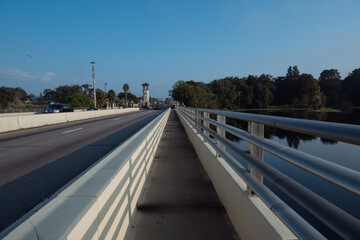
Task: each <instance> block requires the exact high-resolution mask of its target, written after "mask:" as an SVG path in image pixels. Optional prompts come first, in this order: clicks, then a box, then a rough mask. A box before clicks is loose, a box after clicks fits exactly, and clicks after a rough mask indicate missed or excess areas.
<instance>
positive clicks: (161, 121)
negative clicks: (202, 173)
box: [4, 110, 170, 240]
mask: <svg viewBox="0 0 360 240" xmlns="http://www.w3.org/2000/svg"><path fill="white" fill-rule="evenodd" d="M169 113H170V111H169V110H167V111H165V112H164V113H162V114H161V115H160V116H159V117H157V118H156V119H154V120H153V121H152V122H151V123H149V124H148V125H147V126H146V127H145V128H143V129H142V130H141V131H139V132H138V133H136V134H135V135H134V136H132V137H131V138H130V139H129V140H127V141H126V142H125V143H124V144H122V145H120V146H119V147H118V148H116V149H115V150H113V151H112V152H111V153H109V154H108V155H107V156H105V157H104V158H103V159H101V160H100V161H99V162H98V163H97V164H96V165H95V166H93V167H92V168H91V169H89V170H88V171H87V172H86V173H85V174H83V175H82V176H80V177H79V178H78V179H77V180H75V181H74V182H73V183H72V184H70V185H69V186H68V187H66V188H65V189H64V190H63V191H61V192H60V193H59V194H57V195H56V196H55V197H54V198H53V199H52V200H50V201H49V202H48V203H47V204H46V205H45V206H43V207H42V208H41V209H40V210H39V211H37V212H36V213H35V214H33V215H32V216H30V217H29V218H28V219H24V221H23V222H22V224H20V225H19V226H17V227H16V228H15V229H14V230H13V231H11V232H10V233H9V234H8V235H7V236H6V237H5V238H4V239H6V240H10V239H123V238H124V236H125V235H126V233H127V231H128V229H129V227H131V225H130V223H131V221H132V218H133V216H134V212H135V210H136V204H137V202H138V198H139V196H140V193H141V191H142V189H143V185H144V183H145V181H146V179H147V176H148V174H149V169H150V166H151V164H152V161H153V159H154V155H155V151H156V149H157V146H158V144H159V142H160V138H161V135H162V133H163V130H164V128H165V125H166V122H167V119H168V117H169ZM11 228H14V227H11ZM5 231H9V230H5Z"/></svg>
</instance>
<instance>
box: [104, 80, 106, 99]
mask: <svg viewBox="0 0 360 240" xmlns="http://www.w3.org/2000/svg"><path fill="white" fill-rule="evenodd" d="M106 85H107V83H105V84H104V86H105V96H106Z"/></svg>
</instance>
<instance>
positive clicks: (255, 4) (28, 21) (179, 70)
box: [0, 0, 360, 98]
mask: <svg viewBox="0 0 360 240" xmlns="http://www.w3.org/2000/svg"><path fill="white" fill-rule="evenodd" d="M359 10H360V1H357V0H353V1H350V0H316V1H307V0H272V1H266V0H181V1H180V0H148V1H146V0H118V1H90V0H87V1H74V0H72V1H67V0H62V1H50V0H47V1H36V0H31V1H25V0H23V1H19V0H0V86H8V87H22V88H24V89H25V90H26V91H27V92H28V93H34V94H36V95H38V94H39V93H40V92H42V91H43V90H44V89H45V88H51V89H54V88H56V87H57V86H59V85H66V84H67V85H72V84H80V85H81V84H86V83H88V84H92V77H91V64H90V62H91V61H95V62H96V64H95V73H96V87H98V88H101V89H102V90H104V84H105V83H108V85H107V90H109V89H114V90H115V91H116V92H117V93H118V92H120V91H122V86H123V84H124V83H128V84H129V85H130V91H131V92H132V93H133V94H136V95H140V94H141V89H142V87H141V84H142V83H144V82H145V81H146V82H148V83H150V95H151V96H152V97H158V98H165V97H167V96H168V90H169V89H171V88H172V86H173V84H174V83H175V82H176V81H178V80H195V81H203V82H206V83H208V82H210V81H212V80H215V79H219V78H223V77H226V76H239V77H244V76H247V75H249V74H253V75H260V74H262V73H266V74H271V75H273V76H281V75H285V73H286V70H287V68H288V67H289V66H290V65H297V66H298V67H299V69H300V71H301V72H304V73H310V74H313V75H314V76H315V77H316V78H317V77H318V76H319V74H320V72H321V71H322V70H324V69H330V68H336V69H338V70H339V71H340V73H341V75H342V77H343V78H344V77H346V76H347V74H348V73H349V72H351V71H352V70H354V69H356V68H359V67H360V30H359V29H360V14H359Z"/></svg>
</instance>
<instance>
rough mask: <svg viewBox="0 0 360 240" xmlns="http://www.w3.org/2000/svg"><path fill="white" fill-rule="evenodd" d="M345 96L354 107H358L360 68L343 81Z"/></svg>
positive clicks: (359, 98)
mask: <svg viewBox="0 0 360 240" xmlns="http://www.w3.org/2000/svg"><path fill="white" fill-rule="evenodd" d="M343 89H344V94H345V96H346V97H347V98H348V99H349V100H350V101H351V102H352V103H353V104H355V105H357V106H360V94H359V91H360V68H358V69H355V70H354V71H352V72H351V73H350V74H349V75H348V76H347V77H346V78H345V79H344V81H343Z"/></svg>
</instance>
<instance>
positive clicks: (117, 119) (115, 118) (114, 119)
mask: <svg viewBox="0 0 360 240" xmlns="http://www.w3.org/2000/svg"><path fill="white" fill-rule="evenodd" d="M120 119H121V118H115V119H113V121H116V120H120Z"/></svg>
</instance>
